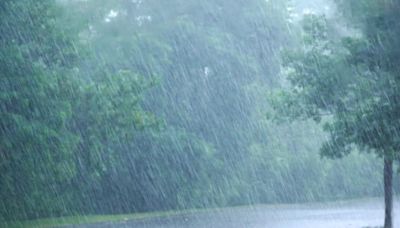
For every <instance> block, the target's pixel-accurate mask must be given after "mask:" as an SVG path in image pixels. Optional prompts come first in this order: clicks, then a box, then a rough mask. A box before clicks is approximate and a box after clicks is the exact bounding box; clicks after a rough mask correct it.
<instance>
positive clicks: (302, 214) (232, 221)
mask: <svg viewBox="0 0 400 228" xmlns="http://www.w3.org/2000/svg"><path fill="white" fill-rule="evenodd" d="M383 211H384V210H383V200H381V199H370V200H363V201H349V202H341V203H329V204H308V205H277V206H263V205H261V206H254V207H238V208H227V209H219V210H212V211H208V212H199V213H191V214H186V215H178V216H171V217H167V218H153V219H142V220H130V221H124V222H119V223H101V224H90V225H80V226H68V228H72V227H76V228H126V227H135V228H273V227H278V228H364V227H379V226H382V225H383V224H382V223H383V218H384V214H383ZM394 216H395V222H394V227H400V202H399V200H396V202H395V204H394ZM396 216H397V217H396Z"/></svg>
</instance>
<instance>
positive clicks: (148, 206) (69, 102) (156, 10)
mask: <svg viewBox="0 0 400 228" xmlns="http://www.w3.org/2000/svg"><path fill="white" fill-rule="evenodd" d="M287 4H288V3H286V2H285V1H282V0H274V1H265V0H246V1H244V0H238V1H229V0H206V1H198V0H168V1H161V0H146V1H130V0H129V1H128V0H100V1H98V0H89V1H72V0H71V1H52V0H41V1H35V0H19V1H13V0H2V1H0V76H1V79H0V80H1V81H0V220H19V219H33V218H39V217H52V216H67V215H73V214H93V213H105V214H109V213H133V212H142V211H155V210H171V209H185V208H203V207H214V206H232V205H242V204H249V203H294V202H308V201H320V200H334V199H346V198H352V197H367V196H379V195H381V193H382V187H381V186H382V180H381V179H382V178H381V171H382V169H383V166H382V164H381V163H382V162H379V161H378V160H377V159H376V158H375V157H374V156H372V155H371V156H368V155H359V154H357V153H355V154H353V155H351V156H349V157H347V158H345V159H344V160H343V161H331V160H325V159H323V160H321V159H320V156H319V153H318V151H319V148H320V146H321V144H322V142H323V141H324V140H325V138H326V135H325V133H323V132H322V130H321V129H320V128H319V127H318V126H317V125H315V124H313V123H312V122H309V121H298V122H295V123H292V124H283V125H276V124H274V123H272V122H271V121H270V120H268V118H267V113H268V112H269V110H270V106H269V104H268V102H267V100H268V99H267V97H268V93H269V92H271V91H273V90H274V89H275V88H278V87H279V86H280V85H281V83H282V81H281V77H280V76H279V75H280V70H281V68H280V51H281V49H282V48H283V47H290V46H291V45H299V42H300V41H299V40H297V41H296V40H295V39H294V36H293V34H294V33H296V32H297V31H298V30H297V29H299V28H297V26H296V25H294V24H291V23H290V21H288V20H287V19H288V17H289V12H288V10H287V6H288V5H287ZM398 179H399V178H397V181H398ZM397 186H398V184H397Z"/></svg>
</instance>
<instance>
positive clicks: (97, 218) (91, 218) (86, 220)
mask: <svg viewBox="0 0 400 228" xmlns="http://www.w3.org/2000/svg"><path fill="white" fill-rule="evenodd" d="M191 212H192V213H193V212H194V211H180V212H175V211H167V212H151V213H137V214H122V215H87V216H70V217H61V218H46V219H37V220H28V221H16V222H5V223H0V227H5V228H49V227H62V226H65V225H78V224H90V223H103V222H120V221H126V220H133V219H147V218H156V217H167V216H174V215H181V214H187V213H191Z"/></svg>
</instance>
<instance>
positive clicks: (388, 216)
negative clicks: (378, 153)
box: [383, 158, 393, 228]
mask: <svg viewBox="0 0 400 228" xmlns="http://www.w3.org/2000/svg"><path fill="white" fill-rule="evenodd" d="M383 179H384V184H385V187H384V188H385V226H384V228H393V220H392V210H393V160H391V159H388V158H385V165H384V168H383Z"/></svg>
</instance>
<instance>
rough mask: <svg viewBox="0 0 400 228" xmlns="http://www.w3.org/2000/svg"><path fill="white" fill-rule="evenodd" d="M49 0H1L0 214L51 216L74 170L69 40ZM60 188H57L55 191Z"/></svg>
mask: <svg viewBox="0 0 400 228" xmlns="http://www.w3.org/2000/svg"><path fill="white" fill-rule="evenodd" d="M58 13H60V12H59V9H58V8H57V7H56V5H55V4H54V2H53V1H47V0H45V1H30V0H24V1H8V0H6V1H1V3H0V33H1V36H0V88H1V89H0V104H1V106H0V157H1V163H0V185H1V187H0V199H1V202H0V205H1V206H0V215H1V216H0V217H1V218H3V219H4V218H7V219H15V218H32V217H38V216H43V215H48V214H54V215H57V214H59V213H62V212H63V211H64V210H65V208H64V205H63V202H62V200H57V199H59V198H61V197H64V196H65V195H67V194H68V193H65V192H63V191H60V190H61V189H63V188H64V187H65V186H66V185H67V184H68V183H69V181H70V180H71V179H72V177H73V176H74V174H75V167H74V164H73V159H72V152H73V151H74V149H75V148H76V145H77V141H78V138H77V137H76V136H75V135H74V134H72V133H71V132H70V131H69V130H68V129H67V127H66V126H67V122H68V120H69V119H70V117H71V114H72V113H71V100H70V94H71V92H73V91H74V90H75V88H76V87H75V85H76V84H75V81H74V76H73V69H72V68H73V67H72V66H73V64H74V62H75V61H76V59H77V58H76V57H77V55H76V51H75V46H74V43H73V39H72V38H71V37H70V36H69V35H68V34H66V33H64V31H63V30H60V29H59V28H58V23H59V21H58V20H57V18H56V15H57V14H58ZM56 192H59V193H60V194H57V193H56Z"/></svg>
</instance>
